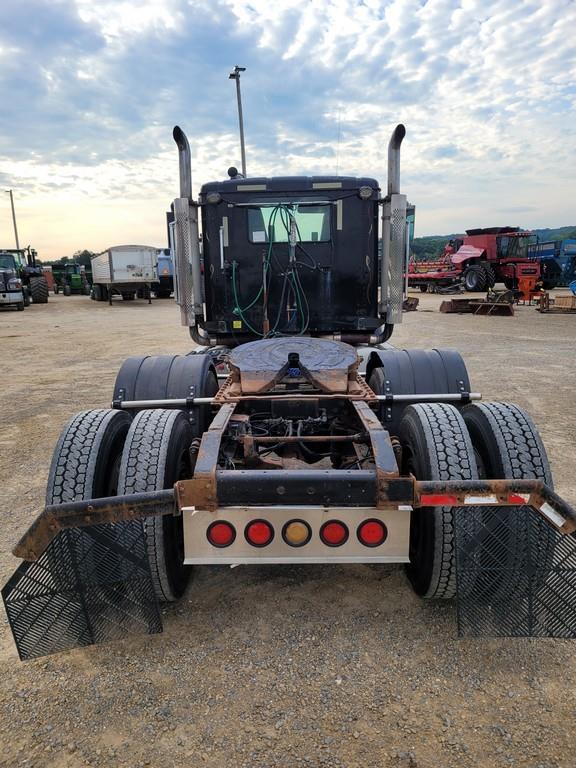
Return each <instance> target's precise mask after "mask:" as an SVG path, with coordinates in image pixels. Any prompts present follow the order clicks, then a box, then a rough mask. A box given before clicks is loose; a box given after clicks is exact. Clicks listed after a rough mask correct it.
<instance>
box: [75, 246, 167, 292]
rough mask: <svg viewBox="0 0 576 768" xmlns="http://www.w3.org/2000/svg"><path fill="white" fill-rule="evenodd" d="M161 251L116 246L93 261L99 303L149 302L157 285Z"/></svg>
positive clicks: (139, 247)
mask: <svg viewBox="0 0 576 768" xmlns="http://www.w3.org/2000/svg"><path fill="white" fill-rule="evenodd" d="M157 257H158V249H157V248H151V247H149V246H147V245H116V246H114V247H113V248H108V250H106V251H103V252H102V253H99V254H97V255H96V256H94V257H93V258H92V280H93V285H92V291H91V293H90V296H91V298H92V299H94V300H95V301H108V303H109V304H110V305H111V304H112V296H114V295H117V296H122V299H123V300H124V301H133V300H134V299H135V298H136V297H137V296H138V298H146V299H148V303H149V304H150V303H151V301H150V293H151V290H152V283H155V282H156V279H157V274H156V261H157Z"/></svg>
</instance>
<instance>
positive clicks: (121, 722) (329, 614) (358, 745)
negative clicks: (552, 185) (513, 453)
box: [0, 296, 576, 768]
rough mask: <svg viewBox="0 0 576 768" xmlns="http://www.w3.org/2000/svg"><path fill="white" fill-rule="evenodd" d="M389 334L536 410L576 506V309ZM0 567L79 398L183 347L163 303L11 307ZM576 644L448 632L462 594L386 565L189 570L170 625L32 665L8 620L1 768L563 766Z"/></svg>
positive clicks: (39, 492)
mask: <svg viewBox="0 0 576 768" xmlns="http://www.w3.org/2000/svg"><path fill="white" fill-rule="evenodd" d="M420 299H421V303H420V310H419V311H418V312H415V313H411V314H408V315H407V316H406V319H405V323H404V324H403V326H402V327H401V328H400V329H398V331H397V333H395V335H394V338H393V341H394V342H395V343H396V344H397V345H406V346H414V347H415V346H453V347H458V348H459V349H460V350H461V351H462V352H463V354H464V356H465V358H466V360H467V362H468V366H469V370H470V373H471V378H472V383H473V388H474V389H476V390H480V391H482V392H483V394H484V396H485V398H486V399H489V398H493V399H497V398H501V399H507V400H509V401H512V402H516V403H518V404H519V405H521V406H523V407H526V408H528V410H529V411H530V412H531V413H532V415H533V417H534V419H535V421H536V423H537V424H538V426H539V427H540V429H541V432H542V434H543V437H544V441H545V443H546V445H547V447H548V450H549V454H550V458H551V463H552V468H553V471H554V473H555V479H556V486H557V488H558V490H559V491H560V493H562V494H563V495H565V496H566V497H567V498H568V499H569V500H571V501H572V503H574V502H576V490H575V487H574V484H573V473H574V445H575V443H576V408H575V396H574V380H575V379H574V377H575V374H576V354H575V352H576V343H575V338H576V334H575V329H576V316H570V315H566V316H563V317H562V316H560V317H551V316H548V317H547V316H541V315H539V314H538V313H537V312H535V311H534V309H533V308H529V307H520V308H519V309H518V310H517V313H516V315H515V317H514V318H490V317H488V318H473V317H470V316H456V315H451V316H450V315H440V314H439V313H438V312H437V311H436V310H437V307H438V303H439V299H438V298H437V297H435V296H421V297H420ZM0 338H1V340H2V350H3V360H4V366H3V369H2V391H3V393H4V408H3V419H2V430H1V431H0V484H1V486H0V487H1V488H2V501H3V503H2V505H1V506H2V508H1V515H2V518H1V521H2V526H1V529H0V538H1V543H0V569H1V573H0V576H1V577H2V581H5V580H6V578H8V576H9V575H10V574H11V572H12V571H13V569H14V567H15V566H16V565H17V561H16V560H15V559H14V558H13V557H12V556H11V555H10V549H11V547H12V545H13V544H14V542H15V541H16V540H17V538H18V537H19V536H20V535H21V533H22V532H23V531H24V530H25V528H26V527H27V526H28V525H29V523H30V521H31V520H32V518H33V516H34V514H35V512H36V511H37V510H38V508H39V507H40V506H41V505H42V502H43V494H44V488H45V483H46V477H47V474H48V467H49V462H50V457H51V453H52V449H53V446H54V443H55V442H56V439H57V436H58V434H59V432H60V429H61V427H62V425H63V424H64V423H65V421H66V420H67V419H68V418H69V416H70V415H71V414H72V413H74V412H75V411H78V410H82V409H84V408H87V407H97V406H107V405H109V400H110V395H111V390H112V384H113V381H114V377H115V375H116V371H117V369H118V367H119V365H120V363H121V361H122V360H123V358H124V357H126V356H128V355H130V354H142V353H151V354H154V353H167V352H186V351H187V350H189V348H190V342H189V339H188V335H187V331H186V329H182V328H181V327H180V326H179V325H178V314H177V311H176V309H175V308H174V305H173V303H172V302H171V301H164V302H161V301H156V302H154V304H153V305H152V306H151V307H150V306H148V305H147V304H145V303H144V302H134V303H130V304H128V303H124V304H123V303H122V302H115V303H114V306H113V307H112V308H110V307H108V306H107V305H106V304H95V303H94V302H91V301H89V300H87V299H86V298H85V297H79V296H78V297H76V296H72V297H63V296H56V297H52V296H51V297H50V302H49V304H48V305H46V306H36V307H34V306H33V307H31V308H30V309H27V310H26V311H25V312H24V313H15V312H2V313H1V314H0ZM574 648H575V646H574V644H571V643H569V642H567V641H552V640H540V641H532V640H503V641H500V640H499V641H495V640H482V641H476V640H458V639H457V638H456V637H455V616H454V608H453V607H452V606H450V605H446V604H444V605H433V604H428V603H423V602H421V601H420V600H419V599H418V598H416V597H415V596H414V595H413V594H412V592H411V591H410V589H409V587H408V584H407V582H406V580H405V578H404V575H403V573H402V571H401V570H400V569H398V568H395V567H384V566H378V567H375V566H371V567H370V566H357V565H349V566H330V567H328V566H300V567H296V566H292V567H287V566H277V567H273V566H263V567H260V568H257V567H242V568H237V569H234V570H230V569H227V568H225V567H222V568H198V569H197V571H196V577H195V579H194V580H193V582H192V583H191V585H190V588H189V590H188V593H187V594H186V596H185V597H184V599H183V600H182V602H181V603H180V604H178V605H176V606H171V607H170V608H169V609H167V610H166V611H165V615H164V633H163V634H162V635H156V636H151V637H145V638H136V639H126V640H124V641H121V642H117V643H115V644H110V645H105V646H99V647H93V648H89V649H85V650H77V651H72V652H69V653H66V654H61V655H58V656H52V657H49V658H44V659H39V660H37V661H33V662H27V663H24V664H22V663H20V662H19V661H18V659H17V655H16V651H15V649H14V646H13V642H12V638H11V636H10V633H9V629H8V625H7V622H6V620H5V618H4V617H3V619H2V623H1V625H0V675H1V677H0V679H1V680H2V684H1V686H0V708H1V712H2V718H1V722H0V765H2V766H53V767H54V768H56V767H57V768H76V766H85V765H92V766H154V768H172V766H191V768H196V766H213V767H214V768H222V767H223V766H233V767H234V768H236V767H238V768H242V767H243V766H246V768H264V767H265V766H268V767H269V768H272V766H281V767H282V768H292V767H293V766H306V767H307V768H308V767H312V766H313V767H316V766H334V767H337V766H338V767H343V766H345V767H346V768H356V767H357V768H367V767H369V768H381V767H382V766H384V767H385V768H387V767H388V766H392V767H395V768H415V767H416V766H417V767H418V768H433V767H434V768H438V767H439V766H441V767H442V768H451V767H452V766H453V767H454V768H456V767H458V768H461V767H463V768H467V767H468V766H470V767H472V766H527V767H529V768H573V766H574V765H575V759H574V748H573V736H572V726H573V725H574V723H575V715H574V712H575V703H576V702H575V694H574V690H575V682H576V663H575V662H574V661H571V660H570V659H571V655H570V653H571V652H573V650H574Z"/></svg>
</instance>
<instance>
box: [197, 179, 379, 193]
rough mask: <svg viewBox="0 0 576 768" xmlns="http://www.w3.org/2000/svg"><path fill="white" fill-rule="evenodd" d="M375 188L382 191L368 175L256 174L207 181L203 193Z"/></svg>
mask: <svg viewBox="0 0 576 768" xmlns="http://www.w3.org/2000/svg"><path fill="white" fill-rule="evenodd" d="M360 187H372V188H373V189H376V190H380V185H379V184H378V182H377V181H376V179H372V178H369V177H367V176H256V177H248V178H247V179H244V178H242V177H239V176H237V177H235V178H232V179H225V180H223V181H210V182H208V183H207V184H203V185H202V188H201V190H200V194H201V195H204V194H207V193H208V192H220V193H221V194H222V193H223V194H229V193H234V192H313V191H318V192H322V191H329V192H336V191H338V190H353V189H359V188H360Z"/></svg>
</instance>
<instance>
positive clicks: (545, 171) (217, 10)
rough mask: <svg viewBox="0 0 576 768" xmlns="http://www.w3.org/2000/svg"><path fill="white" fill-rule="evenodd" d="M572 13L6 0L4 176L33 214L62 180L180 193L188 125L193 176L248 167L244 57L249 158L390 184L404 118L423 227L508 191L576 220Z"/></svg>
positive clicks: (446, 223)
mask: <svg viewBox="0 0 576 768" xmlns="http://www.w3.org/2000/svg"><path fill="white" fill-rule="evenodd" d="M575 26H576V6H575V4H574V3H573V2H571V0H542V2H534V1H533V0H527V2H523V3H521V4H520V3H518V2H516V1H515V0H490V1H489V2H484V1H482V0H389V1H388V2H383V0H322V1H320V0H283V2H271V1H270V0H248V1H247V2H246V3H238V2H237V0H211V2H210V3H206V2H205V1H204V0H140V1H139V2H136V0H99V1H98V2H94V1H93V0H75V1H74V0H60V1H59V2H54V1H52V2H50V1H49V0H21V1H19V2H17V1H16V0H4V2H3V3H2V4H1V6H0V87H1V88H2V92H3V104H4V108H3V109H2V110H1V111H0V173H1V174H3V175H4V177H5V178H6V179H7V183H8V184H9V185H10V186H14V187H15V188H16V189H17V190H18V198H19V199H22V200H23V205H24V206H28V210H29V219H28V221H29V224H30V226H34V225H33V222H34V214H33V208H34V203H36V204H38V203H39V202H43V203H45V204H47V205H50V204H51V202H50V201H51V200H53V196H54V194H55V190H56V191H57V196H58V199H59V200H64V199H65V198H66V195H68V197H69V199H70V198H71V196H74V197H75V198H79V199H80V200H81V201H83V204H84V205H85V206H86V209H85V212H84V213H80V214H78V210H80V211H82V210H84V209H83V208H82V207H80V208H79V209H77V203H76V202H75V203H74V208H75V211H76V213H75V217H76V219H78V217H80V219H82V216H85V217H88V216H90V215H92V214H93V210H94V207H95V206H96V207H98V206H100V205H101V204H103V203H102V201H106V204H107V205H108V204H109V203H110V200H114V201H115V205H116V206H118V207H121V206H122V205H128V202H127V201H130V205H136V204H137V203H138V204H140V205H141V206H142V210H143V211H150V210H151V208H150V206H151V205H152V201H154V204H156V201H158V200H162V199H164V200H165V201H166V202H165V203H164V206H166V205H167V204H168V202H169V200H170V198H171V197H172V196H173V195H174V193H175V191H176V175H177V174H176V154H175V149H174V145H173V142H172V139H171V129H172V126H173V125H174V124H175V123H179V124H181V125H182V126H183V127H184V128H185V130H186V131H187V133H188V134H189V137H190V140H191V144H192V149H193V161H194V181H195V185H196V186H197V184H199V183H200V182H201V181H202V180H208V179H210V178H213V177H217V178H218V177H222V176H224V174H225V171H226V168H227V167H228V166H229V165H231V164H239V149H238V141H237V138H236V136H237V133H236V131H237V115H236V100H235V93H234V88H233V84H232V83H231V82H230V81H228V79H227V74H228V71H229V69H231V68H232V67H233V66H234V64H241V65H243V66H246V67H247V71H246V73H245V75H243V78H242V89H243V102H244V108H245V123H246V137H247V156H248V168H249V171H250V172H252V173H258V174H263V175H266V174H268V175H270V174H273V173H283V174H285V173H321V172H323V171H325V172H329V173H333V172H335V171H336V170H338V171H339V172H341V173H346V174H354V173H358V174H363V175H370V176H376V177H377V178H379V179H380V180H381V181H382V183H384V182H385V169H386V145H387V140H388V136H389V133H390V131H391V130H392V128H393V126H394V124H395V123H396V122H399V121H402V122H404V123H405V124H406V126H407V129H408V135H407V138H406V141H405V144H404V152H403V159H402V167H403V180H404V186H405V188H406V191H407V192H408V194H409V197H410V199H411V200H412V201H414V202H415V203H416V205H417V229H418V230H419V231H420V232H434V231H436V229H437V228H440V229H442V230H444V231H454V230H456V229H462V228H465V227H466V226H469V222H468V221H466V220H464V219H465V218H466V217H468V216H470V215H471V212H474V211H476V212H477V214H476V215H478V214H480V213H481V214H482V215H490V216H495V217H496V218H497V217H498V216H499V215H500V212H501V211H502V212H503V211H504V210H505V207H506V206H510V204H511V203H512V206H513V207H516V209H517V214H518V216H519V217H520V218H521V217H522V216H524V217H525V219H523V220H522V222H521V223H522V224H523V225H527V226H528V225H530V224H531V221H530V220H529V219H530V217H531V216H533V214H534V213H535V211H534V210H533V209H534V208H536V209H537V210H538V211H540V212H541V215H542V216H543V217H544V218H545V220H546V221H544V222H543V221H539V222H538V223H549V224H550V225H555V224H561V223H569V222H568V221H567V219H568V218H570V216H571V215H573V214H572V211H571V209H570V207H569V204H568V202H567V200H570V199H573V197H574V191H575V190H574V179H573V175H574V174H573V158H574V155H575V150H576V138H575V131H574V113H575V106H576V104H575V102H576V88H575V86H574V83H575V82H576V53H575V51H576V49H575V48H574V45H573V43H572V42H571V40H570V35H569V34H567V30H569V29H571V28H572V27H575ZM90 206H92V208H90ZM107 210H108V209H107ZM508 210H509V208H508ZM161 213H162V212H161V211H159V212H158V219H159V220H161V219H162V216H161V215H160V214H161ZM149 218H150V217H149V215H147V214H145V215H143V219H149ZM155 220H156V219H155ZM496 223H498V222H496ZM77 229H78V228H76V229H74V237H77V236H78V234H77ZM38 230H39V231H38V234H37V236H43V234H42V232H41V231H40V227H38ZM154 231H157V232H158V234H157V235H156V238H157V239H159V238H163V236H164V228H163V223H162V225H161V226H158V229H157V230H154ZM33 234H35V235H36V233H35V232H34V233H33ZM119 234H120V232H119ZM126 238H127V239H133V237H131V236H130V235H129V233H128V232H127V233H126ZM105 244H106V243H104V245H105ZM76 245H78V244H77V243H76ZM45 246H46V247H47V248H50V247H51V245H50V243H49V242H45ZM71 247H72V245H71ZM102 247H104V246H102ZM74 249H75V248H72V250H74Z"/></svg>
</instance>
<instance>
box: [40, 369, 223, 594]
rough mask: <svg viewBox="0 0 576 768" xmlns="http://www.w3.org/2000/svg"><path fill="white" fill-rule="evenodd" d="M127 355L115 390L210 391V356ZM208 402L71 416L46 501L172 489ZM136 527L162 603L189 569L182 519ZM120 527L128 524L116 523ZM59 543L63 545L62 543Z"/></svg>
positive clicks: (152, 394) (182, 474)
mask: <svg viewBox="0 0 576 768" xmlns="http://www.w3.org/2000/svg"><path fill="white" fill-rule="evenodd" d="M200 357H201V356H199V355H197V356H194V357H179V356H172V357H170V356H166V357H163V358H130V359H129V360H127V361H126V363H125V364H124V366H123V368H122V369H121V371H120V373H119V374H118V379H117V382H116V387H115V396H116V395H117V394H118V393H119V392H122V393H124V394H123V395H122V396H121V399H122V397H123V399H134V392H136V393H137V394H138V396H140V397H142V399H161V398H165V397H176V398H178V397H182V396H187V395H188V394H189V393H190V391H192V390H193V391H195V392H196V393H197V394H198V395H204V394H206V395H210V394H214V392H215V391H216V390H217V387H218V385H217V380H216V375H215V372H214V368H213V366H212V364H211V361H210V359H209V358H208V357H206V359H200ZM206 409H209V406H205V405H204V406H194V407H193V408H191V409H190V410H189V411H182V410H167V409H154V410H142V411H139V412H138V413H137V414H136V415H135V416H134V417H132V414H130V413H129V412H127V411H124V410H115V409H96V410H91V411H84V412H82V413H79V414H77V415H76V416H74V417H73V418H72V419H71V420H70V421H69V422H68V424H67V425H66V426H65V427H64V430H63V431H62V434H61V436H60V439H59V440H58V443H57V445H56V448H55V450H54V454H53V459H52V465H51V468H50V473H49V477H48V487H47V493H46V503H47V504H60V503H65V502H68V501H78V500H81V499H90V498H102V497H104V496H115V495H117V494H131V493H139V492H146V491H154V490H160V489H164V488H171V487H172V486H173V485H174V483H175V482H176V481H177V480H181V479H184V478H188V477H191V475H192V470H193V467H192V461H191V458H190V456H191V454H190V447H191V444H192V441H193V440H194V438H195V437H199V436H200V435H201V434H202V432H203V430H204V428H205V427H206V426H207V421H208V414H207V413H206ZM131 524H133V525H142V526H143V532H144V537H145V543H146V550H147V555H148V562H149V565H150V572H151V576H152V582H153V585H154V589H155V592H156V596H157V598H158V599H159V600H161V601H163V602H170V601H174V600H177V599H178V598H179V597H181V595H182V593H183V592H184V589H185V588H186V585H187V583H188V580H189V578H190V573H191V569H190V568H189V567H187V566H185V565H184V541H183V529H182V518H181V517H174V516H172V515H166V516H162V517H150V518H146V519H145V520H144V521H143V522H142V523H139V522H135V523H131ZM119 525H126V524H125V523H121V524H119ZM63 546H65V544H63Z"/></svg>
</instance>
